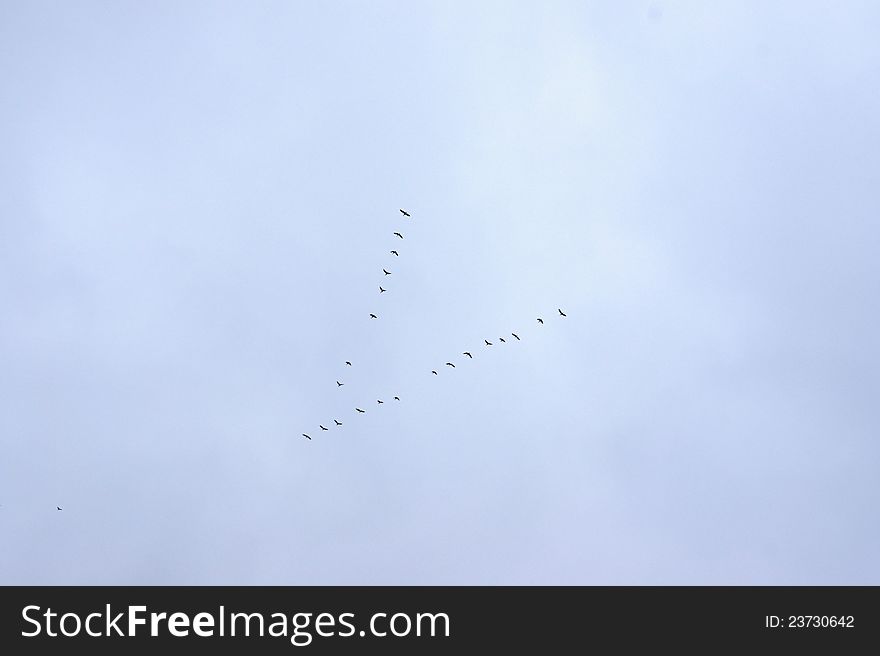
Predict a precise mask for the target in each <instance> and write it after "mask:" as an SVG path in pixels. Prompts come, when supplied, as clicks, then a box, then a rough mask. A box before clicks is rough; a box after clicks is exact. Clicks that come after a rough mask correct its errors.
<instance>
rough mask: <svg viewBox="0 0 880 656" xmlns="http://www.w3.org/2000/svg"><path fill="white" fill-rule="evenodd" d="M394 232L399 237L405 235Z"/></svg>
mask: <svg viewBox="0 0 880 656" xmlns="http://www.w3.org/2000/svg"><path fill="white" fill-rule="evenodd" d="M394 234H395V235H397V236H398V237H400V238H401V239H403V235H402V234H400V233H399V232H395V233H394Z"/></svg>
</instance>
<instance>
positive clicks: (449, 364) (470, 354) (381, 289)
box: [302, 209, 568, 440]
mask: <svg viewBox="0 0 880 656" xmlns="http://www.w3.org/2000/svg"><path fill="white" fill-rule="evenodd" d="M400 214H401V215H402V216H403V217H404V218H406V219H411V218H412V215H411V214H410V213H409V212H407V211H406V210H404V209H401V210H400ZM391 234H392V235H393V236H395V237H397V238H398V239H403V238H404V235H403V232H401V231H399V230H398V231H393V232H392V233H391ZM389 254H390V255H393V256H394V257H401V254H400V251H398V250H397V249H393V250H390V251H389ZM386 266H387V265H386ZM380 268H381V269H382V274H383V275H382V278H383V279H385V280H388V276H391V275H392V274H393V271H389V270H388V269H387V268H385V267H384V266H383V267H380ZM389 289H390V287H389ZM389 289H386V288H385V287H383V286H382V285H379V294H384V293H386V292H388V291H389ZM557 312H558V314H559V316H560V317H567V316H568V315H566V314H565V313H564V312H563V311H562V309H561V308H557ZM379 316H380V315H378V314H376V313H375V312H370V313H369V320H371V321H372V320H378V319H379ZM537 324H538V325H539V326H543V325H544V320H543V319H542V318H540V317H538V318H537ZM380 325H381V324H380ZM505 334H507V333H505ZM510 335H511V336H512V337H513V338H514V339H515V340H516V341H517V342H519V341H522V340H521V338H520V336H519V335H518V334H517V333H514V332H511V333H510ZM482 339H483V345H484V346H483V348H488V347H490V346H493V345H494V344H495V342H490V341H489V340H488V339H486V338H485V337H483V338H482ZM497 343H499V344H507V343H508V341H507V340H506V339H505V338H504V337H503V336H501V337H498V338H497ZM512 343H516V342H512ZM475 352H477V351H476V349H472V350H470V351H461V354H462V355H465V356H467V358H468V361H472V360H475V357H474V353H475ZM343 362H344V364H345V366H346V367H351V368H352V369H355V368H356V365H355V364H353V363H352V361H350V360H344V361H343ZM444 364H445V366H447V367H449V368H450V370H452V369H455V368H456V366H455V363H454V362H452V361H447V362H445V363H444ZM429 371H430V375H434V376H439V375H440V374H439V373H438V372H437V369H431V370H429ZM343 385H345V383H344V382H342V381H339V380H337V381H336V386H337V389H338V388H340V387H342V386H343ZM373 398H375V397H373ZM392 398H393V399H394V400H395V401H400V396H393V397H392ZM383 405H385V402H384V401H382V400H381V399H376V407H379V406H383ZM354 412H355V413H356V414H366V413H367V411H366V410H364V409H363V408H361V407H360V406H354ZM328 423H329V422H328ZM333 424H334V425H335V427H336V428H340V427H342V425H343V422H341V421H339V420H338V419H333ZM318 427H319V428H320V429H321V431H327V430H329V429H328V428H325V427H324V425H323V424H318ZM302 436H303V437H304V438H306V439H308V440H311V439H312V437H311V436H310V435H309V434H307V433H302Z"/></svg>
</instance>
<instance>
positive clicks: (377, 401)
mask: <svg viewBox="0 0 880 656" xmlns="http://www.w3.org/2000/svg"><path fill="white" fill-rule="evenodd" d="M376 403H385V401H383V400H382V399H376Z"/></svg>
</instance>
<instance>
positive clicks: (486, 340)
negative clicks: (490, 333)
mask: <svg viewBox="0 0 880 656" xmlns="http://www.w3.org/2000/svg"><path fill="white" fill-rule="evenodd" d="M483 341H484V342H486V346H492V342H490V341H489V340H488V339H484V340H483Z"/></svg>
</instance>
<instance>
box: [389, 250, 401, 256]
mask: <svg viewBox="0 0 880 656" xmlns="http://www.w3.org/2000/svg"><path fill="white" fill-rule="evenodd" d="M391 254H392V255H396V256H397V257H400V253H398V252H397V251H391Z"/></svg>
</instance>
